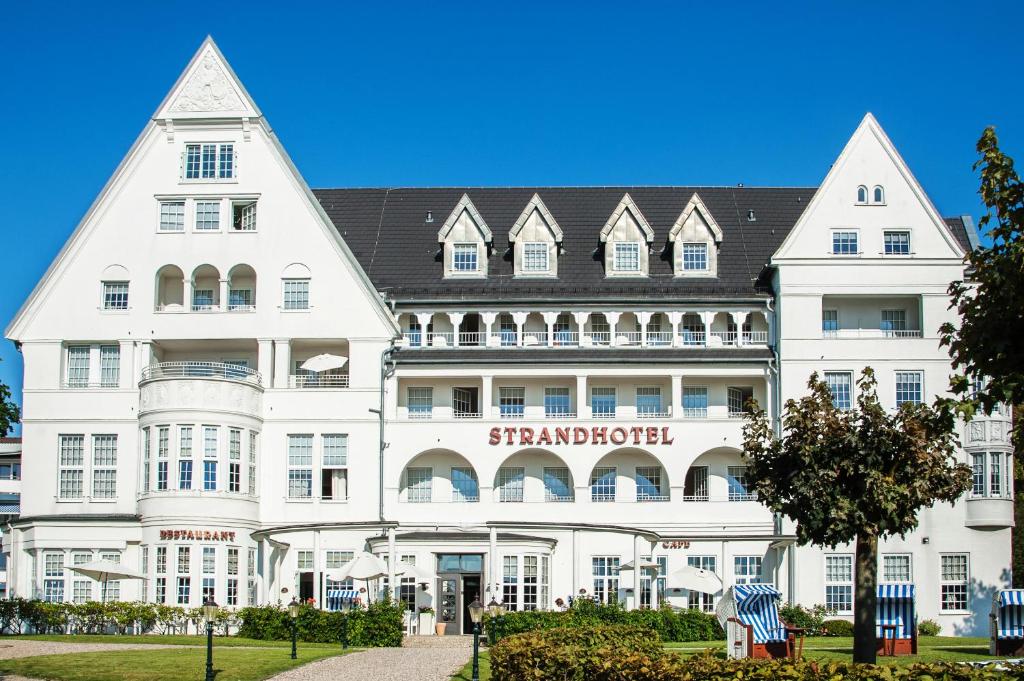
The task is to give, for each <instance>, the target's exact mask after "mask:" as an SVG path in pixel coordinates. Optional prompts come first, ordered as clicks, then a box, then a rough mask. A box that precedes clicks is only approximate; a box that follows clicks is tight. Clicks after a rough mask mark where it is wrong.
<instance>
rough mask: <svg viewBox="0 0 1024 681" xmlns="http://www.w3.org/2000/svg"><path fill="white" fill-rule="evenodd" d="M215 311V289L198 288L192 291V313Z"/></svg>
mask: <svg viewBox="0 0 1024 681" xmlns="http://www.w3.org/2000/svg"><path fill="white" fill-rule="evenodd" d="M212 309H213V289H212V288H196V289H192V311H193V312H201V311H204V310H212Z"/></svg>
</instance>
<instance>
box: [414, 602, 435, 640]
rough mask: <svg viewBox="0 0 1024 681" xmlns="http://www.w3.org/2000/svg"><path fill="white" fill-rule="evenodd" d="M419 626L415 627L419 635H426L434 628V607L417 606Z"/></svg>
mask: <svg viewBox="0 0 1024 681" xmlns="http://www.w3.org/2000/svg"><path fill="white" fill-rule="evenodd" d="M419 618H420V621H419V627H418V628H417V629H416V630H417V631H418V632H419V633H420V635H422V636H427V635H428V634H429V633H430V630H431V629H433V628H434V609H433V608H431V607H430V606H429V605H424V606H422V607H420V608H419Z"/></svg>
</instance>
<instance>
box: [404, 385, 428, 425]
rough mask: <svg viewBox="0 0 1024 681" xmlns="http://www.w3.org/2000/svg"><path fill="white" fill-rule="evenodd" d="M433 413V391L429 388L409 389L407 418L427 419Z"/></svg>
mask: <svg viewBox="0 0 1024 681" xmlns="http://www.w3.org/2000/svg"><path fill="white" fill-rule="evenodd" d="M433 412H434V389H433V388H430V387H410V388H409V418H411V419H429V418H430V417H431V415H432V414H433Z"/></svg>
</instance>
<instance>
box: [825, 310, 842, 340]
mask: <svg viewBox="0 0 1024 681" xmlns="http://www.w3.org/2000/svg"><path fill="white" fill-rule="evenodd" d="M838 332H839V310H822V311H821V333H822V335H824V336H834V335H836V334H837V333H838Z"/></svg>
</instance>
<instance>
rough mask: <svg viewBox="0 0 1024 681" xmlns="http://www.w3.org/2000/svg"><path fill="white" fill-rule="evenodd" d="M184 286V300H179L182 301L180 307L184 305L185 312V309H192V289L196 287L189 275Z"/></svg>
mask: <svg viewBox="0 0 1024 681" xmlns="http://www.w3.org/2000/svg"><path fill="white" fill-rule="evenodd" d="M184 287H185V300H183V301H181V302H182V307H184V308H185V311H186V312H187V311H189V310H191V309H192V295H193V291H194V290H195V288H196V282H195V281H193V280H192V278H191V277H189V278H188V279H187V280H185V282H184Z"/></svg>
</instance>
